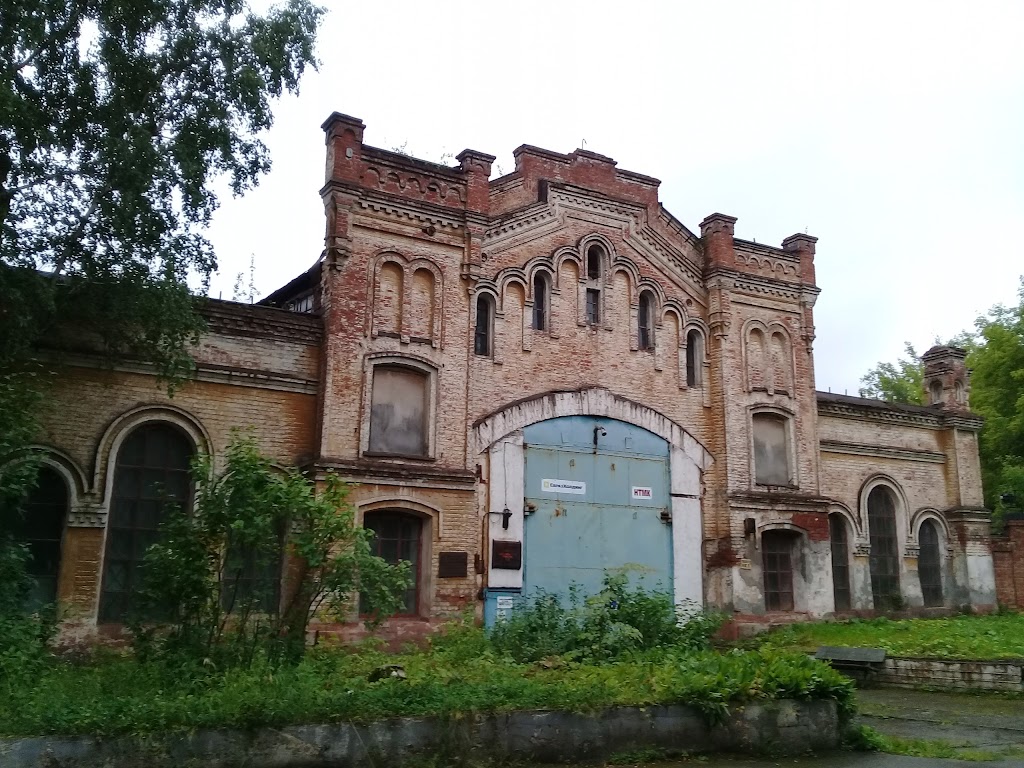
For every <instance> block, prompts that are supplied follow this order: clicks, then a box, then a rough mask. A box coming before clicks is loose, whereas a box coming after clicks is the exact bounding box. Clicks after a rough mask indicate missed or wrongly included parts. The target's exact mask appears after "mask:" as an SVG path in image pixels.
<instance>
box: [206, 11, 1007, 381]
mask: <svg viewBox="0 0 1024 768" xmlns="http://www.w3.org/2000/svg"><path fill="white" fill-rule="evenodd" d="M324 1H325V0H322V2H324ZM326 4H327V5H328V6H329V9H330V11H329V14H328V16H327V17H326V20H325V23H324V26H323V29H322V32H321V35H320V43H319V55H320V58H321V60H322V66H321V68H320V71H319V72H318V73H310V74H309V75H308V76H307V77H306V78H305V79H304V80H303V83H302V93H301V95H300V96H299V97H297V98H287V99H284V100H282V101H281V102H279V103H278V104H277V107H276V110H275V114H276V116H277V120H276V125H275V127H274V129H273V130H272V131H271V132H270V134H269V135H268V137H267V142H268V145H269V147H270V150H271V153H272V157H273V160H274V169H273V171H272V172H271V174H270V175H269V176H268V177H266V178H265V179H264V180H263V182H262V184H261V186H260V187H259V188H258V189H256V190H254V191H253V192H251V193H249V194H247V195H246V196H245V197H244V198H241V199H237V200H235V199H231V198H230V197H226V196H225V198H224V202H223V205H222V208H221V210H220V211H219V212H218V214H217V216H216V219H215V222H214V225H213V227H212V229H211V232H210V235H211V238H212V240H213V243H214V245H215V246H216V249H217V252H218V255H219V258H220V275H219V276H218V277H217V278H215V280H214V282H213V287H212V291H211V292H212V295H214V296H217V295H218V294H222V295H223V296H224V298H230V297H231V295H232V287H233V285H234V283H235V276H236V274H237V273H238V272H240V271H243V270H244V271H246V273H248V268H249V259H250V254H252V255H254V257H255V285H256V288H257V291H258V293H259V294H265V293H267V292H269V291H271V290H273V289H274V288H276V287H278V286H279V285H281V284H283V283H284V282H286V281H287V280H289V279H290V278H291V277H294V276H295V275H296V274H298V273H299V272H301V271H303V270H305V269H306V268H307V267H309V266H310V265H311V264H312V263H313V262H314V261H315V260H316V258H317V256H318V254H319V253H320V249H321V247H322V242H323V241H322V238H323V209H322V206H321V203H320V200H319V197H318V196H317V190H318V189H319V188H320V186H321V185H322V183H323V168H324V158H323V152H324V147H323V134H322V133H321V131H320V127H319V126H320V123H321V122H322V121H323V120H324V118H326V117H327V115H328V114H330V113H331V112H332V111H335V110H337V111H340V112H345V113H348V114H351V115H355V116H357V117H360V118H362V119H363V121H364V122H365V123H366V125H367V130H366V136H365V140H366V142H367V143H369V144H373V145H375V146H381V147H387V148H394V147H397V146H400V145H403V144H404V145H405V149H404V151H406V152H409V153H410V154H413V155H416V156H417V157H422V158H424V159H427V160H434V161H438V160H441V159H442V157H444V156H445V155H446V153H452V154H455V153H458V152H459V151H460V150H462V149H464V148H466V147H471V148H473V149H478V150H482V151H484V152H489V153H491V154H494V155H497V157H498V160H497V164H496V165H497V166H498V168H499V169H500V171H501V172H504V173H507V172H509V171H510V170H512V167H513V162H512V150H513V149H514V148H515V147H517V146H519V145H520V144H523V143H529V144H535V145H539V146H542V147H546V148H548V149H552V150H555V151H559V152H570V151H572V150H573V149H574V148H576V147H579V146H580V145H581V143H582V142H583V141H584V140H585V141H586V148H587V149H590V150H593V151H595V152H600V153H601V154H604V155H608V156H610V157H613V158H615V159H616V160H617V161H618V163H619V167H620V168H626V169H629V170H633V171H638V172H640V173H645V174H648V175H651V176H655V177H657V178H659V179H661V181H662V184H661V200H662V202H663V203H664V205H665V206H666V207H667V208H668V209H669V210H670V211H671V212H672V213H673V214H675V216H677V217H678V218H679V219H680V220H682V221H683V222H684V223H685V224H686V225H687V226H688V227H689V228H690V229H692V230H694V231H697V229H698V225H699V223H700V221H701V219H703V218H704V217H705V216H706V215H707V214H709V213H712V212H714V211H721V212H723V213H727V214H730V215H733V216H737V217H738V218H739V221H738V223H737V225H736V230H737V235H738V236H740V237H743V238H747V239H755V240H757V241H758V242H763V243H769V244H773V245H778V244H779V243H781V241H782V239H783V238H784V237H786V236H787V235H790V234H792V233H794V232H803V231H807V232H809V233H810V234H812V235H815V236H817V237H818V238H819V242H818V253H817V258H816V266H817V279H818V285H819V286H820V287H821V290H822V293H821V296H820V298H819V300H818V304H817V306H816V308H815V319H816V324H817V341H816V343H815V360H816V369H817V386H818V388H819V389H828V388H829V387H831V388H832V390H833V391H838V392H842V391H844V390H849V392H850V394H855V392H856V389H857V386H858V381H859V378H860V376H861V375H862V374H863V373H864V372H865V371H866V370H867V369H868V368H869V367H871V366H872V365H874V364H875V363H876V362H878V361H879V360H892V359H895V358H896V357H897V356H898V355H899V354H900V353H901V352H902V346H903V342H904V340H909V341H912V342H913V343H914V344H916V345H917V346H918V350H919V351H924V349H926V348H927V347H928V346H929V345H930V344H931V342H932V340H933V339H934V337H935V336H941V337H948V336H951V335H952V334H954V333H956V332H958V331H960V330H962V329H964V328H966V327H968V326H970V324H971V323H972V321H973V319H974V317H975V316H976V315H977V314H979V313H981V312H983V311H984V310H986V309H987V308H988V307H989V306H991V305H992V304H994V303H996V302H1012V301H1014V300H1015V296H1016V290H1017V285H1018V276H1019V275H1020V274H1022V273H1024V258H1022V255H1024V254H1022V251H1021V247H1020V245H1019V243H1018V241H1017V238H1018V236H1019V235H1020V233H1021V232H1022V231H1024V141H1022V137H1024V53H1022V47H1021V39H1022V32H1024V2H1004V3H998V2H971V3H968V2H959V3H953V2H937V1H936V0H927V1H926V2H909V1H907V2H892V1H890V2H877V3H876V2H864V1H863V0H858V2H849V3H846V2H842V3H840V2H826V1H825V0H819V1H817V2H805V3H801V2H771V3H770V2H718V1H716V2H710V1H709V0H705V1H704V2H664V3H653V2H652V3H646V2H636V1H634V2H630V3H605V2H596V1H593V2H585V3H575V2H574V3H569V2H557V0H548V1H547V2H537V3H534V2H516V3H509V4H504V3H489V2H482V1H481V2H476V3H456V2H429V3H428V2H411V1H410V2H380V1H378V2H375V3H352V2H344V3H337V2H326ZM258 5H261V4H258ZM447 162H449V163H450V164H454V160H451V159H448V160H447ZM496 172H497V169H496Z"/></svg>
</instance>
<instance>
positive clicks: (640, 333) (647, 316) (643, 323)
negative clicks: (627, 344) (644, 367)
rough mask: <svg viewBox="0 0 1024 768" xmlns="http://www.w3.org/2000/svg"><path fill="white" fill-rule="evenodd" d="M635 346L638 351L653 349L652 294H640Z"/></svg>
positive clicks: (648, 292)
mask: <svg viewBox="0 0 1024 768" xmlns="http://www.w3.org/2000/svg"><path fill="white" fill-rule="evenodd" d="M636 323H637V344H638V345H639V346H640V349H648V350H649V349H654V294H653V293H651V292H650V291H641V292H640V306H639V307H638V308H637V312H636Z"/></svg>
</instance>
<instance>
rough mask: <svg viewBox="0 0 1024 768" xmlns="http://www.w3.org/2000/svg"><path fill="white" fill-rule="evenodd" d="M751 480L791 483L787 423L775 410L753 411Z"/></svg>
mask: <svg viewBox="0 0 1024 768" xmlns="http://www.w3.org/2000/svg"><path fill="white" fill-rule="evenodd" d="M751 424H752V427H753V432H754V482H755V483H757V485H791V484H792V482H791V476H790V472H789V434H788V432H789V425H788V423H787V420H786V418H785V417H784V416H780V415H779V414H776V413H755V414H754V415H753V417H752V418H751Z"/></svg>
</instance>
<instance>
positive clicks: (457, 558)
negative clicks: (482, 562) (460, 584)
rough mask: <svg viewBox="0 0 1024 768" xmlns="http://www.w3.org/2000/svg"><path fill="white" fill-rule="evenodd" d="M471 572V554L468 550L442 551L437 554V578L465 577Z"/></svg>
mask: <svg viewBox="0 0 1024 768" xmlns="http://www.w3.org/2000/svg"><path fill="white" fill-rule="evenodd" d="M468 572H469V555H468V553H466V552H441V553H440V554H439V555H438V556H437V578H439V579H464V578H466V574H467V573H468Z"/></svg>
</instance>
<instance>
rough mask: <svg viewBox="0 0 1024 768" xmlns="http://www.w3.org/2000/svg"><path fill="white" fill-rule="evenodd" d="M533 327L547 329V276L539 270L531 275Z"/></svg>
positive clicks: (541, 329)
mask: <svg viewBox="0 0 1024 768" xmlns="http://www.w3.org/2000/svg"><path fill="white" fill-rule="evenodd" d="M533 328H534V330H537V331H546V330H547V329H548V276H547V274H546V273H545V272H540V271H538V272H537V273H536V274H535V275H534V276H533Z"/></svg>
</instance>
